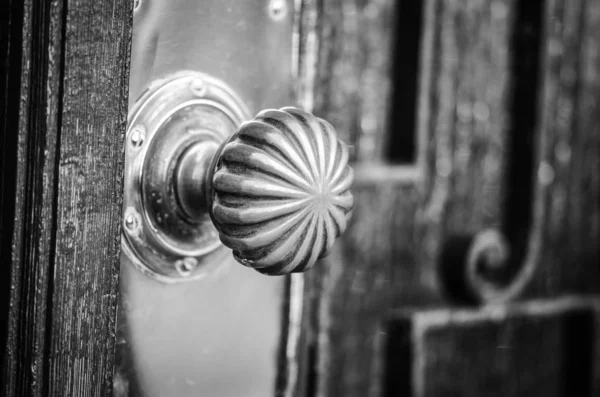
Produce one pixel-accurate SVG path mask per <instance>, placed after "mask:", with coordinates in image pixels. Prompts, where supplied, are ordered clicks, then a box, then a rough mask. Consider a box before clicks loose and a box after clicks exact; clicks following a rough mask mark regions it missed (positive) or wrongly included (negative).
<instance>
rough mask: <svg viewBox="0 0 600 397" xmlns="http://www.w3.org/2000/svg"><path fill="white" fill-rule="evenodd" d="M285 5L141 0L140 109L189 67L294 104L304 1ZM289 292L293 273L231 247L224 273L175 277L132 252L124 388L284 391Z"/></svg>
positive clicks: (220, 396) (125, 285) (122, 344)
mask: <svg viewBox="0 0 600 397" xmlns="http://www.w3.org/2000/svg"><path fill="white" fill-rule="evenodd" d="M280 3H281V2H280ZM283 3H284V4H283V6H284V7H283V8H279V9H276V10H275V11H276V12H275V13H273V8H271V7H270V1H269V0H246V1H235V0H203V1H198V0H161V1H151V0H145V1H144V0H141V1H139V2H136V4H135V6H134V7H135V9H134V33H133V44H132V61H131V79H130V91H129V94H130V95H129V104H130V106H132V105H133V104H134V103H135V101H136V99H137V98H138V97H139V96H140V95H141V93H142V92H143V91H144V89H145V88H146V87H147V86H148V85H149V84H150V83H151V82H152V81H154V80H156V79H159V78H161V77H164V76H166V75H169V74H171V73H175V72H177V71H181V70H197V71H201V72H204V73H208V74H210V75H212V76H214V77H217V78H219V79H221V80H223V81H225V82H226V83H227V84H228V85H230V86H231V87H232V88H233V89H234V90H235V91H236V92H237V94H238V95H239V96H240V97H241V98H242V99H243V100H244V101H245V102H246V104H247V105H248V107H249V108H250V111H251V113H252V114H255V113H256V112H258V111H259V110H261V109H263V108H268V107H281V106H285V105H290V104H292V102H291V98H292V67H291V64H292V33H293V15H292V14H293V12H292V10H293V4H292V1H287V3H286V2H283ZM286 8H287V12H286ZM284 289H285V288H284V278H283V277H267V276H263V275H260V274H258V273H257V272H255V271H253V270H251V269H248V268H244V267H243V266H241V265H238V264H237V263H236V262H235V261H234V260H233V258H232V257H231V256H230V255H229V256H228V257H227V260H226V261H224V263H222V264H221V266H220V267H219V271H217V272H215V274H211V275H210V276H209V277H207V278H205V279H203V280H199V281H194V282H189V283H180V284H174V285H166V284H162V283H160V282H157V281H155V280H152V279H150V278H148V277H146V276H144V275H143V274H142V273H141V272H140V271H138V270H137V269H136V268H134V266H132V265H131V263H129V260H128V259H127V258H126V257H125V256H122V259H121V275H120V315H119V325H118V357H119V364H118V367H117V370H116V374H115V381H114V389H115V396H143V397H152V396H177V397H180V396H214V397H227V396H232V397H233V396H242V395H243V396H245V397H252V396H257V397H258V396H260V397H264V396H269V395H273V394H274V391H275V383H276V376H277V357H278V353H279V352H278V349H279V344H280V338H281V329H282V320H283V319H282V313H283V298H284Z"/></svg>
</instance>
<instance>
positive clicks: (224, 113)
mask: <svg viewBox="0 0 600 397" xmlns="http://www.w3.org/2000/svg"><path fill="white" fill-rule="evenodd" d="M249 118H250V116H249V115H248V111H247V109H246V106H245V104H244V101H243V100H242V99H241V98H240V97H238V96H237V95H236V93H235V92H234V91H233V90H232V89H231V88H230V87H228V86H227V85H226V84H225V83H224V82H222V81H220V80H217V79H215V78H214V77H211V76H208V75H206V74H204V73H200V72H192V71H183V72H180V73H177V74H175V75H172V76H167V77H165V78H164V79H162V80H158V81H156V82H154V83H153V84H152V85H151V86H150V87H149V89H148V90H147V91H146V92H145V93H144V94H143V95H142V97H140V99H139V100H138V101H137V102H136V104H135V106H134V107H133V109H132V110H131V112H130V116H129V126H128V132H127V142H128V143H127V145H126V147H125V149H126V150H125V154H126V156H125V189H124V195H123V203H124V217H123V230H124V238H123V244H122V247H123V251H124V252H125V254H126V255H127V256H128V257H129V258H130V259H131V262H132V263H133V264H134V265H136V266H137V267H138V268H140V269H141V270H142V271H143V272H144V273H146V274H148V275H149V276H152V277H154V278H156V279H158V280H160V281H164V282H177V281H186V280H196V279H200V278H202V277H205V276H206V275H208V274H211V273H212V269H217V268H219V266H220V264H222V263H223V262H224V261H223V258H224V257H225V256H224V255H226V254H227V251H226V250H224V249H223V245H225V246H227V247H229V248H231V249H232V250H233V255H234V257H235V259H236V260H237V261H238V262H240V263H242V264H243V265H246V266H249V267H252V268H254V269H256V270H257V271H259V272H261V273H264V274H269V275H278V274H288V273H291V272H301V271H304V270H306V269H308V268H310V267H311V266H313V265H314V264H315V262H316V261H317V259H319V258H322V257H323V256H325V255H327V254H328V253H329V252H330V250H331V248H332V246H333V244H334V241H335V239H336V238H337V237H338V236H339V235H340V234H341V233H343V232H344V230H345V229H346V223H347V221H348V218H349V217H350V212H351V210H352V206H353V197H352V194H351V193H350V186H351V184H352V178H353V173H352V170H351V169H350V167H349V166H348V149H347V147H346V146H345V145H344V144H343V143H342V142H340V141H339V140H338V139H337V137H336V134H335V131H334V129H333V127H332V126H331V125H330V124H329V123H328V122H326V121H324V120H322V119H320V118H317V117H315V116H313V115H312V114H310V113H308V112H305V111H303V110H300V109H296V108H291V107H288V108H282V109H280V110H264V111H262V112H260V113H259V114H258V115H257V116H256V117H255V118H254V119H252V120H250V121H247V120H248V119H249Z"/></svg>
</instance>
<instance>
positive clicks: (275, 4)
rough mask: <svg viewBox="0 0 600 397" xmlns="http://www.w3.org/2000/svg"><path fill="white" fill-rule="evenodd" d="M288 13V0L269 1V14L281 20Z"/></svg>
mask: <svg viewBox="0 0 600 397" xmlns="http://www.w3.org/2000/svg"><path fill="white" fill-rule="evenodd" d="M286 15H287V2H286V0H271V1H270V2H269V16H270V17H271V19H273V20H275V21H280V20H282V19H283V18H285V16H286Z"/></svg>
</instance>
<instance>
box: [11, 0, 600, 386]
mask: <svg viewBox="0 0 600 397" xmlns="http://www.w3.org/2000/svg"><path fill="white" fill-rule="evenodd" d="M200 3H201V2H199V3H198V4H200ZM265 3H267V2H266V1H265ZM147 4H150V5H151V4H152V2H146V3H145V2H143V1H142V2H136V4H133V5H132V4H129V3H122V4H121V3H119V4H117V3H115V4H113V3H109V2H105V1H96V2H94V4H87V3H86V2H77V1H76V2H68V4H67V2H64V1H53V2H44V3H43V5H41V6H39V7H37V6H36V5H34V4H33V2H30V1H29V2H28V1H26V2H24V4H19V3H18V2H15V1H9V2H8V4H7V5H6V6H3V7H5V9H4V10H3V13H2V16H1V20H2V26H1V29H0V32H1V33H0V34H1V35H2V36H1V40H2V47H1V52H2V56H3V59H6V60H8V62H4V63H2V66H1V69H0V70H1V71H2V73H1V76H2V83H1V84H2V85H0V87H1V91H2V92H3V97H2V99H1V100H0V101H1V106H0V109H1V110H0V111H1V112H2V113H1V116H2V117H1V119H2V122H3V140H2V147H1V150H0V156H2V157H1V158H0V160H1V162H0V163H1V164H2V176H3V178H2V185H1V186H2V193H1V195H0V197H2V199H1V200H2V209H3V215H2V220H1V225H2V228H1V233H2V245H1V246H0V247H1V251H0V257H1V258H2V277H1V280H2V283H3V284H2V291H3V293H2V294H3V295H2V299H1V304H2V306H1V310H2V311H1V316H2V319H3V320H5V323H4V324H5V325H4V326H3V327H2V333H1V334H0V337H2V340H3V341H5V345H4V346H3V352H4V355H3V371H2V395H7V396H17V395H32V396H42V395H59V396H63V395H110V394H112V393H113V390H112V389H113V368H114V363H115V361H114V352H115V338H116V334H115V331H116V319H117V314H116V305H117V291H118V274H119V271H118V270H119V260H118V254H119V233H120V226H119V225H120V224H121V190H120V189H121V183H122V176H123V140H124V135H123V134H124V131H125V123H126V114H127V104H126V103H127V92H128V90H129V75H128V71H129V48H130V35H131V24H132V20H131V17H132V7H136V9H138V10H141V9H142V8H139V7H144V6H145V5H147ZM205 4H208V2H207V3H205ZM286 4H287V5H288V10H289V12H290V13H291V15H290V16H289V21H290V23H291V24H293V34H295V35H297V41H296V43H297V46H294V47H292V49H291V51H294V54H292V56H291V57H290V59H291V61H290V62H291V63H290V64H289V65H288V66H289V68H290V73H289V75H290V78H291V80H290V81H289V82H288V83H287V84H290V86H291V87H292V89H291V90H290V91H287V92H286V93H285V94H284V95H283V97H285V96H286V95H289V100H290V101H293V102H294V103H295V104H297V105H300V106H302V107H304V108H306V109H308V110H311V111H314V113H315V114H316V115H318V116H320V117H323V118H325V119H327V120H329V121H330V122H331V123H332V124H333V125H334V126H335V127H336V129H337V131H338V132H339V133H340V134H341V135H342V139H343V140H344V141H345V142H347V143H348V144H350V145H351V147H352V148H353V150H352V160H353V162H354V168H355V173H356V182H355V186H354V194H355V209H354V214H353V218H352V222H351V225H350V226H349V230H348V231H347V234H346V236H345V237H343V239H342V240H341V241H340V242H338V243H337V244H336V247H335V249H334V252H333V253H332V255H331V256H330V257H328V258H327V259H325V260H323V262H322V263H321V264H320V265H321V266H317V267H316V268H315V269H313V270H312V271H310V272H308V273H306V274H305V275H304V276H293V277H291V278H287V279H285V281H284V283H285V289H284V291H283V292H284V293H285V294H286V295H287V301H286V304H285V305H283V308H284V312H283V316H282V319H283V321H281V323H280V324H282V325H280V324H278V325H277V327H278V329H277V331H279V333H280V334H281V337H280V339H278V341H277V343H278V344H279V345H280V347H279V348H280V351H282V352H285V354H281V355H280V356H278V360H279V361H277V362H276V363H277V364H276V365H277V367H276V368H277V371H278V376H277V377H276V379H275V381H274V384H273V389H272V390H273V391H274V393H275V394H276V395H282V396H303V397H304V396H306V397H309V396H347V397H352V396H361V397H362V396H372V397H375V396H400V395H402V396H419V397H421V396H483V395H485V396H488V395H490V396H496V395H497V396H529V395H550V396H570V395H578V396H579V395H581V396H594V395H597V394H598V392H599V390H600V377H598V368H600V367H599V365H600V363H599V362H598V357H600V356H599V353H598V342H597V341H598V327H599V323H598V308H599V305H600V302H599V300H598V296H597V294H598V293H599V292H600V274H599V272H600V268H599V267H598V262H600V261H599V249H598V242H599V240H600V236H599V234H600V231H599V229H600V228H599V224H600V207H599V203H600V198H599V195H600V182H599V179H598V175H599V173H598V170H599V169H600V164H599V162H600V133H599V131H598V128H599V127H598V125H599V121H600V113H599V111H598V109H597V106H596V97H597V95H598V90H599V86H598V81H599V80H598V75H599V73H600V58H599V57H598V50H597V47H598V46H597V41H598V40H599V39H600V37H599V34H600V33H599V32H600V30H599V26H600V4H599V3H598V2H597V1H594V0H587V1H585V0H576V1H572V0H569V1H567V0H535V1H529V0H468V1H458V0H452V1H444V0H423V1H420V2H411V1H404V0H402V1H392V0H350V1H345V0H344V1H342V0H314V1H313V0H303V1H293V2H292V1H288V2H286ZM230 6H231V7H233V8H234V9H235V10H237V11H239V10H240V9H241V8H239V7H237V6H236V5H235V4H233V3H232V4H231V5H230ZM199 7H201V4H200V5H199ZM4 11H6V12H4ZM248 12H250V11H248ZM181 17H182V18H183V17H185V15H183V16H181ZM188 17H189V15H188ZM192 22H193V21H192ZM192 22H189V23H192ZM290 31H292V28H290ZM261 37H262V39H263V40H264V42H259V41H257V42H256V43H255V45H257V46H259V45H261V44H263V45H264V44H265V43H268V42H269V39H268V38H269V35H268V34H267V35H264V36H261ZM197 40H202V37H198V38H197ZM175 44H176V43H175ZM134 50H135V49H134ZM171 66H172V67H176V65H171ZM191 66H193V65H186V67H191ZM286 67H287V66H286ZM141 70H142V72H143V71H144V69H141ZM217 73H218V71H217ZM136 79H137V80H136ZM148 79H150V80H151V78H150V77H149V76H147V75H144V74H143V73H140V74H136V75H135V76H132V80H131V81H132V83H134V84H139V87H138V88H139V89H141V87H142V86H143V81H145V80H148ZM254 90H255V91H252V92H253V94H249V96H250V97H252V95H255V94H256V93H257V92H258V93H259V94H256V95H261V94H260V93H263V94H264V91H261V89H260V88H256V87H254ZM249 92H250V91H249ZM266 95H267V96H265V97H263V98H267V99H264V103H261V102H260V101H257V102H255V103H253V104H252V106H253V107H254V106H256V107H259V106H261V105H269V106H280V105H281V106H283V105H286V104H283V103H282V104H277V103H272V104H271V103H270V101H273V102H275V97H268V94H266ZM269 98H270V99H269ZM132 99H134V98H130V102H131V100H132ZM279 99H280V98H279ZM253 110H255V109H253ZM256 110H258V109H256ZM121 265H123V266H125V265H127V264H126V263H125V264H121ZM126 269H127V270H125V272H129V271H132V270H134V269H129V268H126ZM121 271H122V272H123V268H121ZM137 276H141V275H137ZM137 276H136V273H131V274H129V279H127V282H131V283H133V282H134V281H135V280H136V277H137ZM138 278H139V280H138V281H139V282H144V281H145V279H142V278H141V277H138ZM123 280H124V279H121V282H123ZM132 280H133V281H132ZM135 285H138V284H135ZM281 298H282V299H283V300H285V299H284V298H285V296H283V295H282V296H281ZM280 303H282V302H277V304H280ZM198 343H200V341H199V342H198ZM142 348H143V345H142ZM120 373H121V372H118V374H120ZM199 376H201V374H200V375H199ZM227 376H230V377H233V376H235V374H229V375H227ZM117 379H119V378H117ZM157 381H160V380H157ZM115 385H117V386H119V385H120V383H118V382H116V383H115ZM131 390H133V391H131V393H132V395H134V393H135V389H131ZM117 392H122V389H118V390H117Z"/></svg>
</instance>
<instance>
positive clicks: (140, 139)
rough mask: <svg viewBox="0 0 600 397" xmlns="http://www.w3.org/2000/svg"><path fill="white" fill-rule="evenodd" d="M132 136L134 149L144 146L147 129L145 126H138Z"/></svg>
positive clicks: (134, 128)
mask: <svg viewBox="0 0 600 397" xmlns="http://www.w3.org/2000/svg"><path fill="white" fill-rule="evenodd" d="M130 135H131V137H130V141H131V145H132V146H133V147H134V148H138V147H140V146H142V144H143V143H144V139H146V128H144V126H143V125H136V126H135V127H133V129H132V130H131V134H130Z"/></svg>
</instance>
